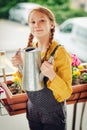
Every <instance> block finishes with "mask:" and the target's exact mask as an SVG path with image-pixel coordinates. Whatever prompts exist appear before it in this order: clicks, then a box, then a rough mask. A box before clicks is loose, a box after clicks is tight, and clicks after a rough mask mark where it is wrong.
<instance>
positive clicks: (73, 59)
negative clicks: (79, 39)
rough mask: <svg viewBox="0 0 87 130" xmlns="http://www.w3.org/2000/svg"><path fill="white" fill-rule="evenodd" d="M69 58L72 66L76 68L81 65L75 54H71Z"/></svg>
mask: <svg viewBox="0 0 87 130" xmlns="http://www.w3.org/2000/svg"><path fill="white" fill-rule="evenodd" d="M71 57H72V66H78V65H80V64H81V61H80V60H79V59H78V57H77V56H76V55H75V54H71Z"/></svg>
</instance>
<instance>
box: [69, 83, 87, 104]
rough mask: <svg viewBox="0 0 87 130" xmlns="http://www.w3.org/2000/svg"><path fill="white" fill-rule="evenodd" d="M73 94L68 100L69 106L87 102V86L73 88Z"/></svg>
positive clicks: (80, 85) (81, 85)
mask: <svg viewBox="0 0 87 130" xmlns="http://www.w3.org/2000/svg"><path fill="white" fill-rule="evenodd" d="M72 88H73V93H72V95H71V96H70V98H69V99H67V104H75V103H78V102H86V101H87V84H79V85H74V86H72Z"/></svg>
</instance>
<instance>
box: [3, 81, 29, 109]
mask: <svg viewBox="0 0 87 130" xmlns="http://www.w3.org/2000/svg"><path fill="white" fill-rule="evenodd" d="M1 87H2V88H3V89H4V91H5V94H6V98H7V103H8V105H9V106H10V108H11V109H12V110H13V111H15V110H21V109H26V102H27V99H28V97H27V94H26V93H20V94H19V93H18V94H15V95H13V94H12V93H11V91H10V90H9V88H8V87H7V85H6V84H5V83H1Z"/></svg>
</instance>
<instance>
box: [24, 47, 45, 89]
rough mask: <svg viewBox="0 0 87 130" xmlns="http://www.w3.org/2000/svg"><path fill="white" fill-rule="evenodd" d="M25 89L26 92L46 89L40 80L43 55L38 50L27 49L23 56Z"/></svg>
mask: <svg viewBox="0 0 87 130" xmlns="http://www.w3.org/2000/svg"><path fill="white" fill-rule="evenodd" d="M23 60H24V63H23V64H24V65H23V83H22V85H23V88H24V89H25V90H26V91H38V90H41V89H43V88H44V83H43V80H40V74H41V73H40V67H41V54H40V50H39V49H38V48H33V47H30V48H26V49H25V50H24V54H23Z"/></svg>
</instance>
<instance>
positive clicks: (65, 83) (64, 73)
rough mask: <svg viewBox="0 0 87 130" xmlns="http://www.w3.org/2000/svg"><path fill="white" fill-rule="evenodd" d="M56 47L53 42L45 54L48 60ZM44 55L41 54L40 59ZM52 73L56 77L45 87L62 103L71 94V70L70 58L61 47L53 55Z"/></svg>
mask: <svg viewBox="0 0 87 130" xmlns="http://www.w3.org/2000/svg"><path fill="white" fill-rule="evenodd" d="M56 45H58V43H57V42H56V41H53V43H52V45H51V47H50V50H49V51H48V54H47V59H49V57H50V54H51V52H52V51H53V50H54V48H55V47H56ZM43 56H44V53H43V52H42V53H41V57H43ZM54 71H55V72H56V77H55V78H54V79H53V80H52V81H50V80H48V82H47V87H48V88H49V89H51V90H52V91H53V94H54V96H55V98H56V100H57V101H59V102H62V101H64V100H65V99H67V98H69V97H70V95H71V93H72V69H71V57H70V55H69V53H68V52H67V51H66V50H65V48H64V47H63V46H60V47H59V48H58V49H57V50H56V52H55V55H54Z"/></svg>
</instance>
